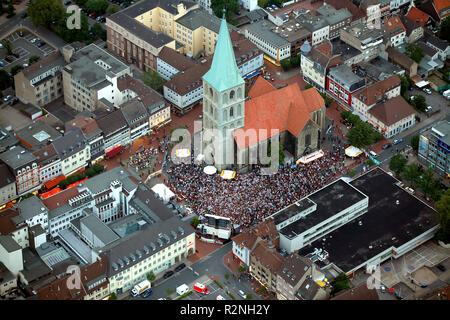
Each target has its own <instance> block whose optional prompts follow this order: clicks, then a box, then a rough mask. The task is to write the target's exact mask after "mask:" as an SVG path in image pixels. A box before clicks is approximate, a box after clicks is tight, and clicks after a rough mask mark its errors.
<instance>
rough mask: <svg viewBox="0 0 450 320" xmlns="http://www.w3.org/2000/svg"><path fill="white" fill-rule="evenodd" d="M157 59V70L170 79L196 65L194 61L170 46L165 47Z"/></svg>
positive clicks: (166, 78)
mask: <svg viewBox="0 0 450 320" xmlns="http://www.w3.org/2000/svg"><path fill="white" fill-rule="evenodd" d="M156 60H157V63H156V72H158V73H159V75H160V76H161V77H163V78H164V79H165V80H170V79H172V78H173V77H174V76H175V75H176V74H178V73H180V72H182V71H186V70H187V69H189V68H192V67H193V66H194V65H195V63H194V61H192V60H191V59H189V58H187V57H186V56H184V55H183V54H181V53H179V52H177V51H176V50H174V49H171V48H169V47H164V48H163V49H162V50H161V52H160V53H159V55H158V57H157V58H156Z"/></svg>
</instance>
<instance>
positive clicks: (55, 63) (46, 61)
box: [22, 50, 66, 80]
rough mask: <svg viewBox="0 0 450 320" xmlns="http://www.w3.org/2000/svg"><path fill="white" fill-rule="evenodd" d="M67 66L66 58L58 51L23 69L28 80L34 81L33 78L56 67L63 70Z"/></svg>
mask: <svg viewBox="0 0 450 320" xmlns="http://www.w3.org/2000/svg"><path fill="white" fill-rule="evenodd" d="M65 64H66V63H65V61H64V57H63V56H62V54H61V53H60V51H59V50H57V51H56V52H54V53H52V54H50V55H48V56H46V57H44V58H43V59H42V60H39V61H37V62H35V63H33V64H31V65H30V66H29V67H27V68H25V69H23V70H22V72H23V75H24V76H25V77H26V78H27V79H29V80H32V79H33V78H35V77H37V76H39V75H41V74H43V73H45V72H47V71H49V70H51V69H53V68H55V67H60V68H61V69H62V67H63V66H64V65H65Z"/></svg>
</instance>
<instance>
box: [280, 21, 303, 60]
mask: <svg viewBox="0 0 450 320" xmlns="http://www.w3.org/2000/svg"><path fill="white" fill-rule="evenodd" d="M272 32H273V33H275V34H276V35H278V36H280V37H281V38H284V39H285V40H287V41H288V42H289V43H290V45H291V57H295V56H297V55H298V54H299V53H300V47H301V46H302V44H303V43H304V42H305V41H308V42H311V31H309V30H308V29H306V28H304V27H302V26H301V25H300V24H299V23H298V21H297V20H296V19H290V20H289V21H287V22H286V23H284V24H283V25H282V26H277V27H275V28H274V29H273V30H272Z"/></svg>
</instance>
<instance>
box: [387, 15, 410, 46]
mask: <svg viewBox="0 0 450 320" xmlns="http://www.w3.org/2000/svg"><path fill="white" fill-rule="evenodd" d="M383 26H384V29H385V30H386V37H387V39H388V41H389V42H390V44H391V46H393V47H398V46H399V45H401V44H403V43H404V42H405V38H406V28H405V26H404V25H403V23H402V20H401V19H400V18H399V17H397V16H394V17H392V18H390V19H388V20H386V21H385V22H384V24H383Z"/></svg>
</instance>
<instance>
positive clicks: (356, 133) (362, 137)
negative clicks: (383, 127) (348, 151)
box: [347, 121, 375, 148]
mask: <svg viewBox="0 0 450 320" xmlns="http://www.w3.org/2000/svg"><path fill="white" fill-rule="evenodd" d="M374 134H375V132H374V129H373V128H372V126H371V125H370V124H368V123H365V122H362V121H361V122H360V123H357V124H356V125H355V126H353V127H352V128H351V129H350V130H349V131H348V133H347V139H348V140H349V141H350V144H351V145H353V146H355V147H357V148H363V147H365V146H369V145H371V144H372V143H373V142H374V141H375V139H374Z"/></svg>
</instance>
